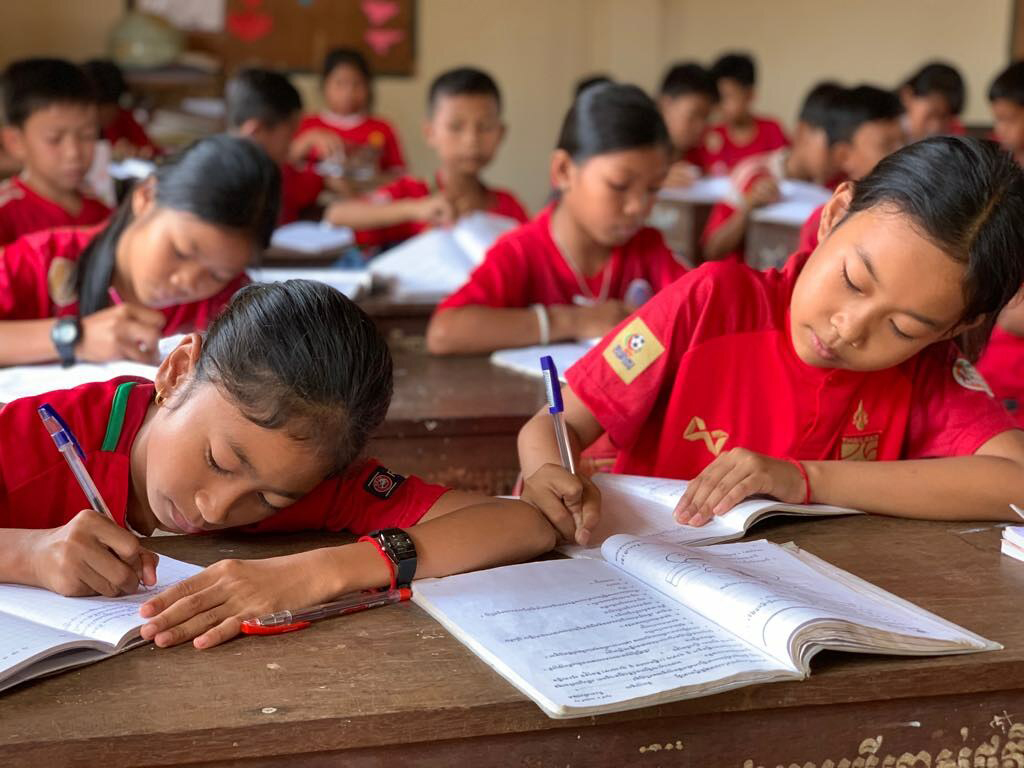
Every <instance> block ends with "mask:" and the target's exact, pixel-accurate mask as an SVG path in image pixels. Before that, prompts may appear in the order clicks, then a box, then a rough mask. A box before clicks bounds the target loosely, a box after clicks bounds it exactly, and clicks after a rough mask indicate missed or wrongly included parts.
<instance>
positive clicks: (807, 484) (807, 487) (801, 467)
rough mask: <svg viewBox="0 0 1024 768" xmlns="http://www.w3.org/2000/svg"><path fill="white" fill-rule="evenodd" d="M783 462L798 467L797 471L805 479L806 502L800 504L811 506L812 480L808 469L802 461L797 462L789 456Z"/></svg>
mask: <svg viewBox="0 0 1024 768" xmlns="http://www.w3.org/2000/svg"><path fill="white" fill-rule="evenodd" d="M783 461H788V462H789V463H790V464H792V465H793V466H794V467H796V471H797V472H799V473H800V477H802V478H803V479H804V500H803V501H802V502H800V503H801V504H810V503H811V479H810V478H809V477H807V468H806V467H804V465H803V462H802V461H797V460H796V459H791V458H789V457H788V456H787V457H785V458H784V459H783Z"/></svg>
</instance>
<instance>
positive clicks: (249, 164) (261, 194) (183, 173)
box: [77, 134, 281, 317]
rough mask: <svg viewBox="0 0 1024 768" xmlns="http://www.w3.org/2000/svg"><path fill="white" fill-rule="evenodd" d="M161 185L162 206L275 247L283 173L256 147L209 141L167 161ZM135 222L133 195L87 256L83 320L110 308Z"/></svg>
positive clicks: (81, 270) (159, 172)
mask: <svg viewBox="0 0 1024 768" xmlns="http://www.w3.org/2000/svg"><path fill="white" fill-rule="evenodd" d="M155 183H156V189H155V191H154V194H155V197H156V203H157V205H159V206H163V207H166V208H173V209H174V210H177V211H184V212H185V213H191V214H193V215H195V216H197V217H198V218H200V219H202V220H203V221H207V222H210V223H212V224H217V225H219V226H223V227H227V228H229V229H232V230H236V231H239V232H244V233H245V234H246V235H248V236H249V237H251V238H252V240H253V241H254V242H255V243H256V244H257V245H258V246H260V247H262V248H265V247H266V246H267V244H268V243H269V242H270V235H271V233H272V232H273V230H274V224H275V222H276V221H277V214H278V208H279V207H280V201H281V173H280V171H279V170H278V168H277V165H276V164H275V163H274V162H273V161H272V160H271V159H270V158H269V157H268V156H267V154H266V153H265V152H264V151H263V150H262V149H260V148H259V147H258V146H257V145H256V144H254V143H253V142H251V141H248V140H246V139H241V138H235V137H232V136H225V135H223V134H218V135H215V136H207V137H206V138H204V139H200V140H199V141H197V142H195V143H193V144H191V145H190V146H189V147H187V148H185V149H184V150H182V151H181V152H180V153H178V154H177V155H173V156H171V157H168V158H166V159H164V160H163V161H162V162H161V163H160V165H159V166H157V169H156V173H155ZM132 218H133V214H132V195H130V194H129V195H127V196H126V197H125V199H124V201H122V203H121V206H120V207H119V208H118V209H117V211H116V212H115V213H114V215H113V216H112V217H111V219H110V221H109V222H108V224H107V226H106V227H104V228H103V230H102V231H101V232H100V233H99V234H97V235H96V237H94V238H93V239H92V241H91V242H90V243H89V244H88V245H87V246H86V247H85V250H84V251H83V252H82V255H81V257H80V258H79V260H78V274H77V287H78V307H79V309H78V312H79V315H80V316H83V317H84V316H85V315H89V314H92V313H93V312H97V311H99V310H101V309H103V308H104V307H106V306H108V305H109V304H110V296H109V291H110V281H111V278H112V276H113V271H114V256H115V253H116V250H117V243H118V241H119V240H120V238H121V235H122V234H123V233H124V231H125V229H127V227H128V225H129V224H131V222H132Z"/></svg>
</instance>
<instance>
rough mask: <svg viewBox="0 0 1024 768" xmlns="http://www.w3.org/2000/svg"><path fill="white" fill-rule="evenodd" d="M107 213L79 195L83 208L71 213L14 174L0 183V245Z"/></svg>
mask: <svg viewBox="0 0 1024 768" xmlns="http://www.w3.org/2000/svg"><path fill="white" fill-rule="evenodd" d="M108 216H110V209H109V208H107V206H105V205H104V204H103V203H101V202H100V201H99V200H97V199H96V198H95V197H90V196H89V195H82V209H81V210H80V211H79V212H78V215H72V214H70V213H68V211H66V210H64V208H62V207H61V206H59V205H57V203H55V202H53V201H52V200H49V199H47V198H45V197H43V196H42V195H40V194H39V193H38V192H36V191H35V190H33V189H32V188H31V187H29V186H28V185H27V184H26V183H25V182H23V181H22V180H21V179H19V178H18V177H16V176H12V177H11V178H9V179H6V180H4V181H2V182H0V245H6V244H7V243H13V242H14V241H15V240H17V239H18V238H19V237H21V236H22V235H27V234H30V233H32V232H38V231H39V230H41V229H53V228H54V227H86V226H90V225H92V224H99V223H100V222H103V221H106V219H107V217H108Z"/></svg>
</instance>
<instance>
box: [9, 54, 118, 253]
mask: <svg viewBox="0 0 1024 768" xmlns="http://www.w3.org/2000/svg"><path fill="white" fill-rule="evenodd" d="M3 92H4V95H3V98H4V115H5V125H4V128H3V137H4V146H5V148H6V149H7V152H8V153H10V155H11V156H12V157H14V158H15V159H16V160H17V161H18V162H20V163H21V165H22V171H21V174H20V175H19V176H15V177H12V178H9V179H6V180H5V181H3V182H0V245H6V244H7V243H10V242H13V241H14V240H16V239H17V238H19V237H21V236H22V235H27V234H29V233H30V232H36V231H38V230H40V229H50V228H52V227H70V226H84V225H89V224H98V223H100V222H101V221H103V220H105V219H106V218H107V216H109V215H110V209H109V208H107V206H105V205H104V204H103V203H101V202H100V201H99V200H97V199H95V198H93V197H90V196H88V195H85V194H83V193H82V191H81V188H82V184H83V182H84V181H85V177H86V174H88V172H89V168H90V167H91V166H92V156H93V150H94V149H95V147H96V138H97V112H96V93H95V91H94V90H93V87H92V83H91V82H90V81H89V78H88V77H86V75H85V73H84V72H83V71H82V70H81V68H80V67H77V66H75V65H74V64H72V63H70V62H68V61H63V60H61V59H23V60H21V61H16V62H14V63H12V64H11V65H10V66H8V67H7V71H6V72H4V76H3Z"/></svg>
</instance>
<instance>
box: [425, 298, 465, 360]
mask: <svg viewBox="0 0 1024 768" xmlns="http://www.w3.org/2000/svg"><path fill="white" fill-rule="evenodd" d="M454 311H455V310H451V309H447V310H445V309H442V310H440V311H438V312H435V313H434V316H433V317H431V318H430V322H429V323H428V324H427V351H428V352H429V353H430V354H432V355H454V354H457V353H458V352H459V351H460V348H459V345H458V339H457V338H456V337H455V335H454V334H453V333H452V320H453V318H452V312H454Z"/></svg>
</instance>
